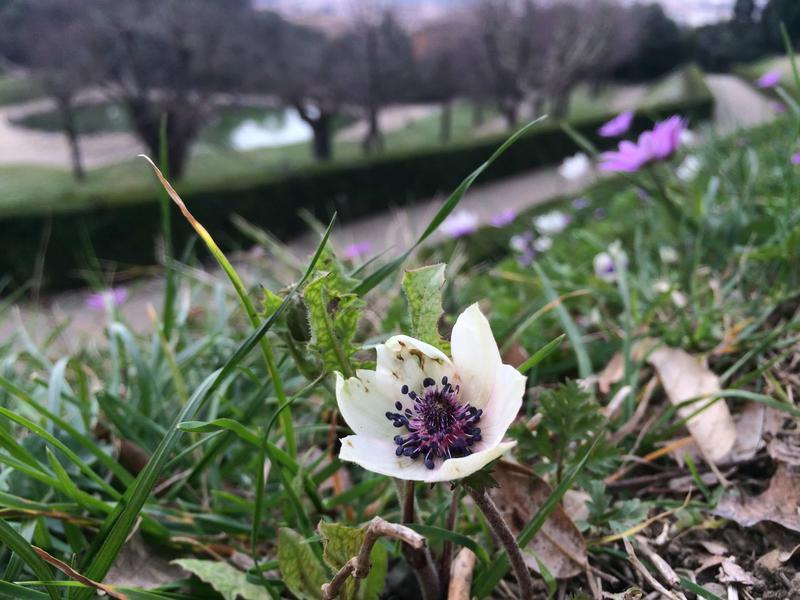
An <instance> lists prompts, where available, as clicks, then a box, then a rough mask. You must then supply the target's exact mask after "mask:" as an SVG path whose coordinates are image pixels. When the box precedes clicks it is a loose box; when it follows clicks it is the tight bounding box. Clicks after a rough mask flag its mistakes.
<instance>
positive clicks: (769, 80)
mask: <svg viewBox="0 0 800 600" xmlns="http://www.w3.org/2000/svg"><path fill="white" fill-rule="evenodd" d="M781 77H783V74H782V73H781V72H780V71H778V70H777V69H773V70H772V71H767V72H766V73H764V74H763V75H762V76H761V77H759V78H758V81H756V85H757V86H758V87H760V88H762V89H765V88H773V87H775V86H776V85H778V84H779V83H780V82H781Z"/></svg>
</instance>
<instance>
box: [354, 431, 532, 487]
mask: <svg viewBox="0 0 800 600" xmlns="http://www.w3.org/2000/svg"><path fill="white" fill-rule="evenodd" d="M341 442H342V449H341V450H340V451H339V458H340V459H341V460H346V461H350V462H354V463H356V464H357V465H359V466H361V467H363V468H365V469H367V470H368V471H372V472H373V473H380V474H381V475H388V476H389V477H397V478H398V479H405V480H410V481H425V482H427V483H434V482H437V481H453V480H455V479H463V478H464V477H467V476H469V475H472V474H473V473H474V472H475V471H478V470H480V469H482V468H483V467H485V466H486V465H488V464H489V463H490V462H492V461H493V460H495V459H497V458H500V457H501V456H502V455H503V454H505V453H506V452H508V451H509V450H510V449H511V448H513V447H514V446H515V445H516V442H505V443H503V444H499V445H497V446H493V447H491V448H486V449H485V450H481V451H480V452H476V453H475V454H470V455H469V456H464V457H463V458H451V459H449V460H446V461H444V462H437V464H436V467H435V468H434V469H428V468H427V467H426V466H425V463H424V462H423V461H421V460H419V459H417V460H411V459H410V458H408V457H405V456H395V453H394V451H395V448H396V446H395V445H394V444H393V443H391V442H386V441H384V440H379V439H375V438H370V437H367V436H363V435H350V436H347V437H346V438H342V440H341Z"/></svg>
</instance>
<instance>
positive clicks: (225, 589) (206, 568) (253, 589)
mask: <svg viewBox="0 0 800 600" xmlns="http://www.w3.org/2000/svg"><path fill="white" fill-rule="evenodd" d="M172 562H173V563H174V564H176V565H178V566H180V567H182V568H184V569H186V570H187V571H190V572H192V573H193V574H195V575H197V577H199V578H200V579H202V580H203V581H205V582H206V583H207V584H208V585H210V586H211V587H213V588H214V589H215V590H217V591H218V592H219V593H220V594H221V595H222V597H223V598H225V600H237V598H242V599H243V600H270V596H269V593H268V592H267V590H266V589H265V588H263V587H261V586H258V585H255V584H253V583H250V582H249V581H247V574H246V573H243V572H242V571H240V570H238V569H236V568H235V567H232V566H231V565H229V564H228V563H225V562H219V561H216V560H199V559H195V558H181V559H178V560H173V561H172Z"/></svg>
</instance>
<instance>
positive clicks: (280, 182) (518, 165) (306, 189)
mask: <svg viewBox="0 0 800 600" xmlns="http://www.w3.org/2000/svg"><path fill="white" fill-rule="evenodd" d="M698 78H699V81H698ZM686 83H687V85H686V86H685V87H686V90H687V97H685V98H684V99H682V100H681V101H680V102H675V103H665V104H661V105H658V106H653V107H651V108H650V109H648V110H647V111H646V114H644V113H641V114H637V115H636V117H635V118H634V121H633V126H632V131H633V133H637V132H640V131H643V130H645V129H648V128H650V127H651V126H652V122H653V120H654V119H660V118H664V117H666V116H669V115H672V114H682V115H684V116H686V117H687V118H689V119H690V120H692V121H699V120H705V119H708V118H709V117H710V116H711V113H712V109H713V99H712V98H711V95H710V93H709V91H708V88H707V87H706V86H705V84H704V82H703V80H702V75H698V74H697V73H696V72H695V71H694V70H689V71H687V75H686ZM611 116H613V115H604V116H602V117H599V118H592V119H585V120H582V121H577V122H573V123H571V125H572V126H573V127H574V128H575V129H576V130H577V131H578V132H580V133H581V134H582V135H584V136H585V137H586V138H587V139H589V140H590V141H591V142H592V143H594V144H595V145H596V146H597V147H598V148H599V149H605V148H608V147H610V146H611V145H613V144H615V143H616V141H615V140H608V139H604V138H600V137H599V136H598V135H597V129H598V127H599V126H600V125H601V124H602V123H603V122H605V121H606V120H607V119H608V118H610V117H611ZM503 140H504V136H496V137H486V138H481V139H479V140H475V141H472V142H470V143H463V144H458V145H448V146H442V147H436V148H430V149H423V150H418V151H414V152H403V153H386V154H383V155H380V156H377V157H374V158H370V159H361V160H357V161H353V162H349V163H345V164H342V163H339V164H333V165H320V166H315V167H312V168H308V169H306V170H304V171H302V172H297V173H294V174H290V175H286V176H283V177H281V178H274V177H271V178H266V177H265V178H262V179H260V180H259V179H253V180H239V181H236V182H232V183H230V184H226V186H225V187H224V188H223V189H204V190H193V189H187V190H180V188H179V191H180V192H181V195H182V197H183V199H184V201H185V202H186V204H187V205H188V206H189V207H190V209H191V210H192V212H193V213H194V215H195V216H196V217H197V218H198V219H199V220H200V222H201V223H203V224H204V226H205V227H206V228H207V229H208V230H209V231H211V233H212V235H214V237H215V238H216V240H217V242H218V243H219V244H220V245H221V246H222V247H223V249H234V248H236V247H237V246H236V241H235V240H236V239H237V238H238V239H241V235H240V234H239V232H238V231H237V230H236V229H235V227H234V226H233V224H232V222H231V219H230V217H231V215H232V214H239V215H241V216H242V217H244V218H245V219H247V220H248V221H250V222H252V223H254V224H256V225H258V226H260V227H263V228H265V229H268V230H269V231H271V232H272V233H274V234H275V235H277V236H278V237H281V238H287V237H289V236H291V235H292V234H295V233H297V232H298V231H300V230H301V229H302V228H303V227H304V226H305V224H304V222H303V221H302V220H301V219H300V217H299V216H298V211H300V209H305V210H307V211H308V212H310V213H311V214H313V215H315V216H316V217H317V218H319V219H320V220H322V221H323V222H327V221H328V220H329V218H330V216H331V214H332V213H333V212H334V211H338V213H339V217H340V219H341V220H347V219H352V218H355V217H359V216H363V215H368V214H370V213H375V212H379V211H384V210H386V209H387V208H388V207H390V206H394V205H398V204H405V203H409V202H413V201H415V200H417V199H421V198H430V197H431V196H434V195H436V194H440V193H441V194H444V193H448V192H449V191H451V190H452V189H454V188H455V187H456V186H457V185H458V183H459V182H460V181H461V180H462V179H463V178H464V177H465V176H466V175H467V174H468V173H470V172H471V171H472V170H474V169H475V168H476V167H477V166H478V165H479V164H481V163H482V162H483V161H484V160H486V158H487V157H488V156H489V155H490V154H491V153H492V152H493V151H494V150H495V149H496V148H497V146H499V145H500V144H501V143H502V141H503ZM577 150H578V148H577V146H576V144H575V142H574V141H573V140H572V138H571V137H570V136H569V135H567V134H566V133H565V132H564V131H563V130H562V128H561V127H560V125H559V124H558V123H554V122H544V123H542V124H541V125H539V126H537V127H536V128H534V129H533V130H531V132H530V133H528V134H526V135H525V136H523V137H521V138H520V139H519V140H518V141H517V142H516V143H515V144H514V145H513V146H512V147H511V148H509V150H508V151H507V152H506V153H505V154H504V155H503V156H502V158H501V159H500V160H498V161H497V162H496V163H495V164H494V165H493V166H492V167H491V168H490V169H488V170H487V171H486V172H485V173H484V175H482V177H481V181H489V180H492V179H499V178H503V177H507V176H509V175H514V174H517V173H520V172H523V171H527V170H530V169H532V168H536V167H540V166H543V165H549V164H554V163H558V162H560V161H561V160H563V159H564V158H565V157H567V156H570V155H572V154H574V153H575V152H576V151H577ZM157 193H158V190H157V188H156V185H155V184H154V187H153V195H152V196H150V197H138V198H132V197H125V196H124V195H122V194H117V195H115V194H114V193H113V191H111V192H110V193H109V194H106V195H105V196H104V198H103V199H102V201H99V200H97V201H96V202H97V203H96V204H94V205H93V206H90V207H86V208H82V209H80V210H77V211H74V212H58V213H52V214H50V215H35V216H11V217H6V218H0V232H2V244H1V245H0V272H2V273H7V274H9V275H10V276H11V278H12V281H13V282H14V283H16V284H21V283H23V282H25V281H28V280H29V279H30V278H31V277H32V276H33V274H34V273H35V267H36V264H37V255H38V254H40V248H41V247H43V245H44V244H43V240H44V239H47V245H46V247H47V251H46V254H45V256H44V262H43V264H42V266H41V275H42V280H41V284H42V286H43V287H49V288H56V287H70V286H75V285H80V284H82V283H84V282H85V280H84V279H82V278H81V277H80V276H79V271H80V270H81V269H85V267H86V265H87V264H88V262H89V261H88V260H87V256H91V255H92V254H94V255H95V256H96V257H97V258H98V259H99V260H100V261H102V262H103V264H109V263H112V264H119V265H148V264H154V262H155V260H156V257H155V243H154V242H155V240H156V239H157V237H158V235H159V232H160V223H161V219H160V205H159V202H158V196H157ZM173 222H174V224H175V225H174V237H175V243H176V247H177V248H181V247H183V245H184V244H186V243H187V241H189V240H190V239H191V236H192V232H191V230H190V229H189V227H188V226H187V225H186V223H185V222H184V220H183V219H182V218H181V217H180V215H179V214H178V213H177V211H174V212H173ZM12 287H13V286H12Z"/></svg>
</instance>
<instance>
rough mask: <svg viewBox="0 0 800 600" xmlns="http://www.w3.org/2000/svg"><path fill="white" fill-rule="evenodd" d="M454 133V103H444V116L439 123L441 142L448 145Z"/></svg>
mask: <svg viewBox="0 0 800 600" xmlns="http://www.w3.org/2000/svg"><path fill="white" fill-rule="evenodd" d="M452 133H453V103H452V102H450V101H449V100H447V101H445V102H442V114H441V117H440V121H439V141H441V142H442V143H443V144H447V143H448V142H449V141H450V138H451V136H452Z"/></svg>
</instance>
